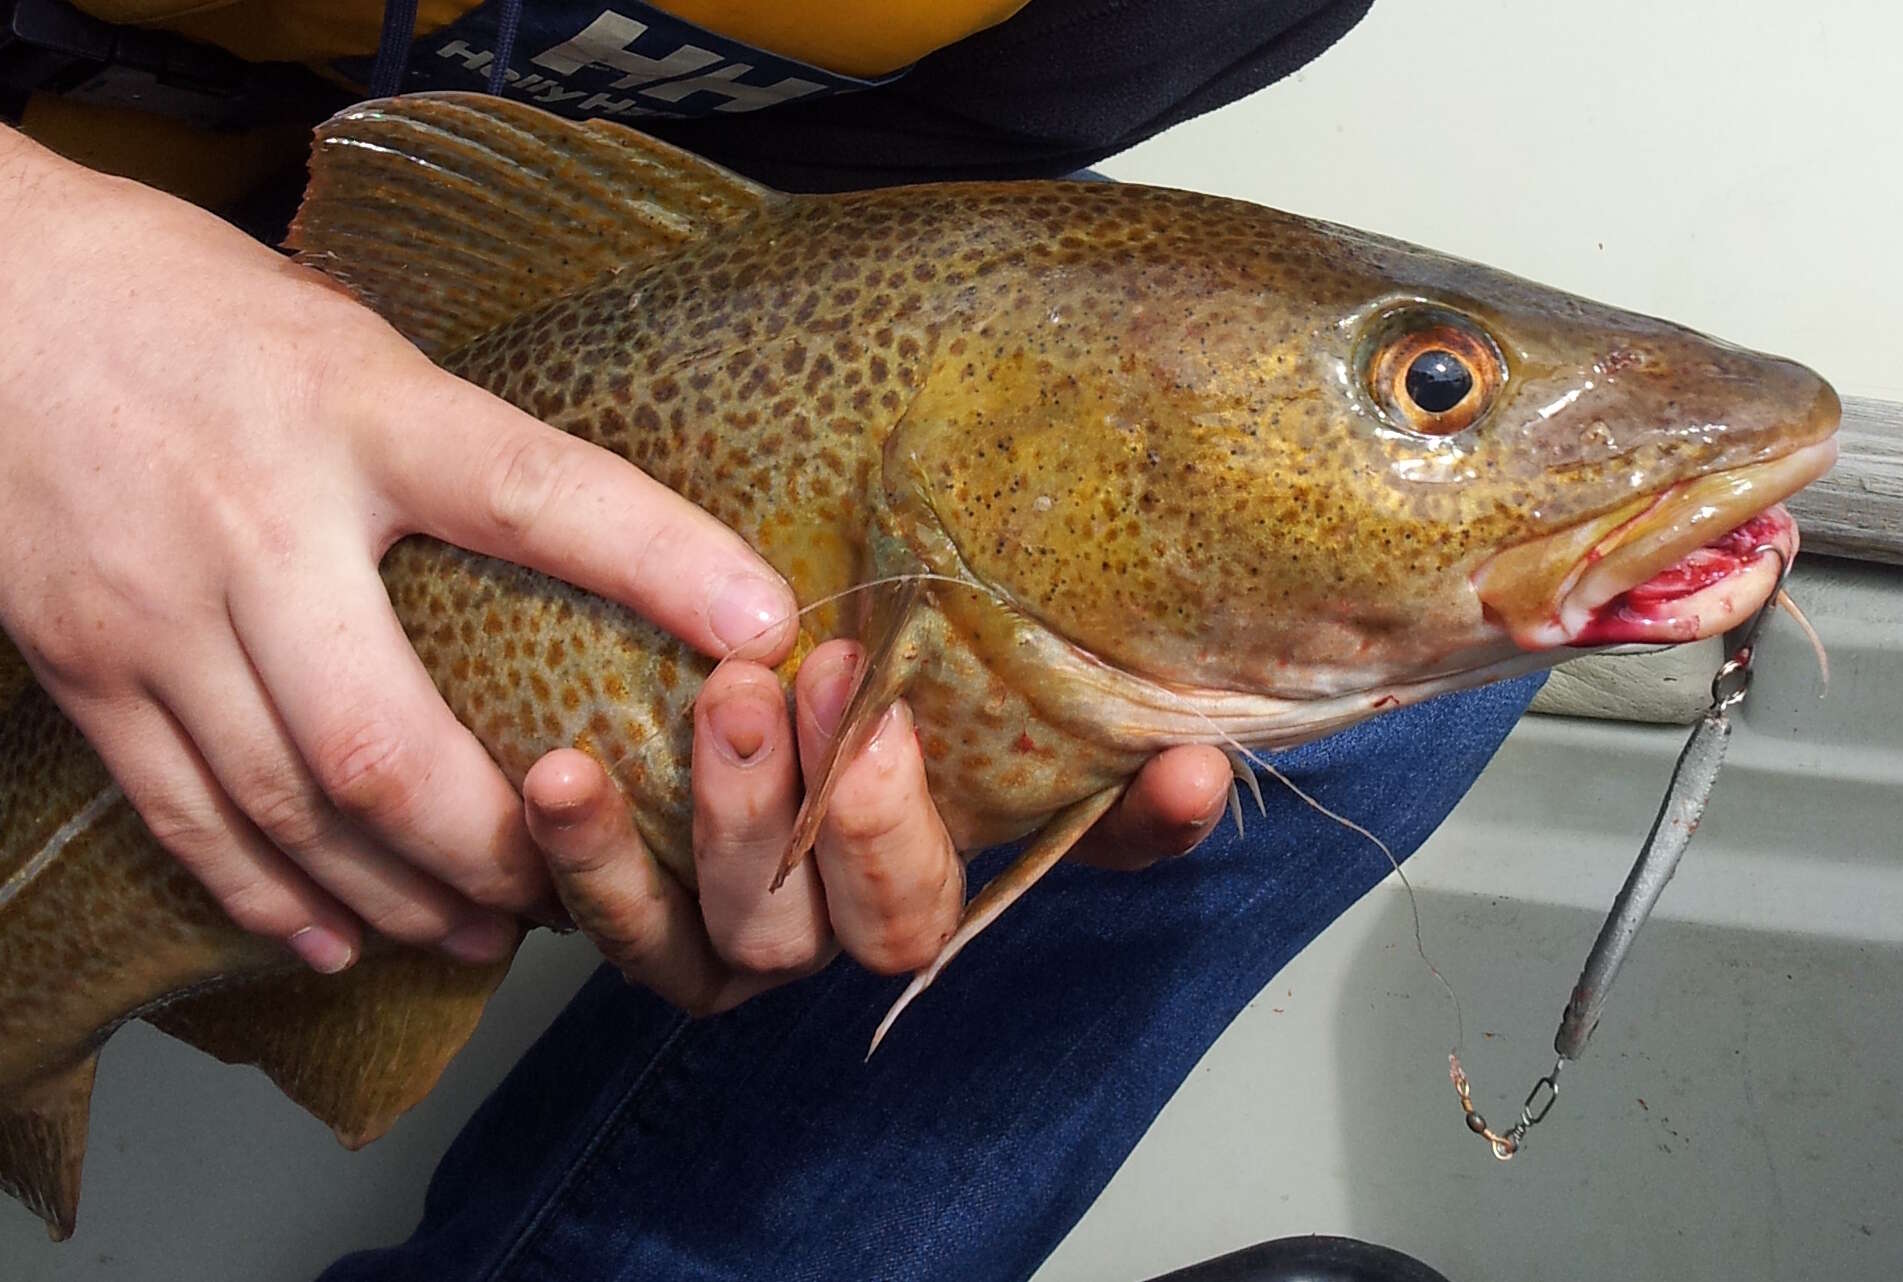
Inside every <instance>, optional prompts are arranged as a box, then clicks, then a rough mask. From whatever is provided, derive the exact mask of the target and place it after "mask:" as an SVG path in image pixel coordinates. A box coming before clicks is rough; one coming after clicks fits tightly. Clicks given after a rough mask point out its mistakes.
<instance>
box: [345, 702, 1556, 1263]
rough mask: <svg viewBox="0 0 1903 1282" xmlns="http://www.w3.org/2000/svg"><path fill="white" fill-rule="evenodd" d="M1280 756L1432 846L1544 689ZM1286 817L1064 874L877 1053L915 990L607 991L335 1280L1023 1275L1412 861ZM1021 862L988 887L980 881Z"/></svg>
mask: <svg viewBox="0 0 1903 1282" xmlns="http://www.w3.org/2000/svg"><path fill="white" fill-rule="evenodd" d="M1538 684H1539V681H1538V678H1529V679H1524V680H1519V681H1514V682H1510V683H1506V684H1503V685H1498V686H1494V687H1491V688H1489V689H1486V690H1481V691H1476V692H1473V693H1469V694H1464V695H1458V696H1453V697H1448V698H1443V699H1440V700H1437V701H1434V702H1432V703H1428V704H1424V705H1422V706H1420V707H1416V708H1411V709H1407V710H1404V711H1401V712H1397V713H1391V714H1389V715H1387V716H1385V717H1382V718H1378V719H1377V720H1375V721H1372V722H1369V723H1367V724H1364V725H1362V726H1359V727H1357V728H1355V729H1353V730H1350V731H1348V732H1346V733H1344V734H1340V735H1337V736H1335V737H1333V738H1330V739H1325V740H1322V741H1320V742H1317V743H1314V744H1310V745H1308V746H1306V747H1303V748H1300V749H1297V750H1295V751H1292V752H1289V753H1285V754H1282V755H1281V756H1279V757H1278V758H1277V765H1278V767H1279V768H1281V769H1282V770H1284V771H1285V772H1286V773H1287V774H1288V775H1289V777H1290V778H1292V779H1294V780H1296V781H1297V782H1298V783H1300V784H1301V785H1302V786H1303V787H1304V788H1305V789H1307V790H1308V791H1309V792H1311V793H1312V794H1314V795H1316V796H1318V797H1319V798H1320V799H1321V800H1323V801H1324V802H1326V803H1327V804H1328V805H1330V806H1332V807H1333V808H1334V809H1336V810H1339V811H1340V812H1342V813H1343V814H1345V815H1348V816H1350V817H1352V818H1354V819H1356V820H1358V821H1360V822H1362V823H1364V824H1366V825H1367V826H1368V827H1369V828H1370V829H1372V830H1373V831H1375V832H1377V833H1379V834H1381V835H1382V837H1383V838H1384V839H1386V840H1387V841H1388V842H1389V844H1390V845H1392V846H1393V848H1394V850H1395V853H1396V854H1397V855H1405V854H1406V853H1409V852H1412V851H1413V850H1414V849H1415V848H1416V847H1418V846H1419V845H1420V843H1421V842H1422V841H1424V840H1425V839H1426V838H1427V836H1428V834H1429V833H1431V832H1432V831H1433V830H1434V828H1435V827H1436V826H1437V825H1438V824H1439V823H1440V821H1441V820H1442V819H1443V818H1444V817H1445V816H1446V814H1447V812H1448V811H1449V810H1450V809H1451V808H1452V807H1453V805H1454V803H1455V802H1456V801H1457V800H1459V798H1460V797H1461V796H1462V794H1464V793H1465V792H1466V790H1467V788H1468V787H1469V785H1471V784H1472V782H1473V780H1474V777H1475V776H1476V775H1478V774H1479V772H1480V769H1481V767H1482V766H1484V765H1485V764H1486V763H1487V760H1488V758H1490V757H1491V756H1492V755H1493V752H1494V750H1495V749H1496V748H1497V747H1498V746H1499V744H1500V741H1501V739H1503V738H1504V737H1505V736H1506V733H1507V731H1508V730H1509V729H1510V728H1511V727H1512V725H1513V723H1514V722H1515V721H1516V720H1517V719H1518V718H1519V716H1520V714H1521V712H1522V711H1523V710H1524V709H1525V706H1526V703H1527V701H1528V700H1529V699H1530V698H1531V697H1532V695H1533V691H1534V690H1535V689H1536V688H1537V687H1538ZM1265 791H1266V793H1267V796H1268V799H1269V814H1268V817H1267V818H1266V819H1264V818H1261V817H1259V816H1256V815H1255V814H1254V813H1253V808H1251V813H1250V818H1249V827H1250V832H1249V833H1248V835H1247V836H1246V837H1238V836H1237V835H1236V834H1235V832H1234V829H1233V826H1231V825H1228V824H1226V823H1225V825H1224V826H1223V827H1222V828H1221V829H1220V830H1219V831H1218V833H1217V835H1216V836H1214V837H1212V838H1211V839H1210V841H1209V842H1207V843H1206V844H1205V845H1204V846H1203V848H1202V849H1200V850H1198V851H1197V852H1196V853H1195V854H1194V855H1193V856H1191V857H1189V858H1186V859H1180V860H1175V861H1172V862H1170V863H1167V864H1165V865H1162V866H1160V867H1158V868H1156V869H1153V870H1151V871H1148V872H1144V873H1138V874H1129V873H1121V874H1120V873H1108V872H1101V871H1098V870H1094V869H1089V868H1081V867H1071V866H1068V865H1065V866H1062V867H1060V868H1059V869H1057V871H1055V872H1053V873H1052V874H1051V875H1050V876H1048V877H1047V878H1045V880H1044V881H1043V883H1042V884H1040V885H1039V886H1038V887H1036V888H1035V890H1034V891H1033V892H1032V893H1031V894H1029V895H1027V896H1026V897H1025V899H1024V900H1023V902H1021V903H1020V904H1018V905H1017V906H1016V907H1015V908H1013V909H1012V910H1011V911H1010V912H1009V913H1007V914H1005V916H1004V918H1003V919H1002V920H1001V921H999V922H998V923H997V924H996V925H994V926H993V927H992V928H991V929H990V930H989V931H987V932H986V933H985V934H984V935H983V936H982V937H981V938H980V939H979V940H978V941H977V942H976V943H974V944H973V945H972V946H971V948H969V949H968V950H967V951H966V952H965V953H964V954H963V955H961V956H960V957H959V958H958V960H957V961H956V962H954V963H953V964H952V965H951V966H950V967H949V969H948V970H947V971H946V973H945V975H944V976H943V977H942V978H940V979H939V981H938V983H937V984H936V985H935V986H934V987H933V988H932V989H931V991H929V992H928V993H927V994H926V995H925V996H924V997H923V998H921V999H920V1001H919V1002H918V1003H917V1004H916V1005H915V1006H914V1007H913V1008H912V1009H911V1010H909V1011H907V1012H906V1014H905V1015H904V1016H903V1017H901V1019H900V1020H899V1022H898V1024H897V1026H896V1027H895V1028H894V1030H893V1033H892V1035H891V1036H890V1037H889V1038H887V1040H886V1042H885V1045H884V1046H883V1047H881V1048H880V1051H879V1053H878V1054H877V1055H876V1056H874V1057H873V1059H872V1060H871V1061H870V1062H869V1063H868V1062H864V1056H865V1050H866V1044H867V1041H868V1039H869V1038H870V1037H871V1035H872V1030H873V1028H874V1026H875V1025H876V1024H877V1022H878V1020H879V1017H880V1015H881V1014H882V1013H883V1012H884V1010H885V1008H886V1006H887V1005H888V1004H889V1003H890V1002H891V1001H892V999H893V998H894V997H895V996H896V995H897V993H898V991H899V989H900V987H901V986H902V982H901V981H899V980H890V979H880V978H876V977H874V976H871V975H868V974H867V973H865V972H864V971H861V970H860V969H859V968H857V967H856V966H854V965H852V964H850V963H844V962H842V963H839V964H835V965H833V966H832V967H830V968H829V969H827V970H825V971H824V972H822V973H820V974H818V975H816V976H814V977H812V978H810V979H807V980H805V981H802V982H800V983H797V984H793V985H790V986H788V987H786V988H782V989H779V990H778V991H776V992H773V993H770V994H768V995H766V996H764V997H760V998H756V999H755V1000H753V1001H752V1002H749V1003H748V1004H747V1005H745V1006H743V1007H741V1008H740V1009H738V1010H736V1011H732V1012H730V1013H728V1014H726V1015H722V1016H719V1017H717V1018H714V1019H708V1020H703V1021H699V1022H689V1021H688V1020H687V1019H686V1018H684V1017H683V1016H681V1015H680V1014H678V1013H677V1012H675V1011H673V1010H671V1009H669V1008H668V1007H667V1006H666V1005H664V1004H663V1003H661V1002H660V1001H658V1000H656V999H655V998H653V997H652V996H650V995H648V994H647V993H645V992H642V991H640V990H637V989H634V988H631V987H629V986H628V985H626V984H624V983H623V982H622V981H621V980H620V978H619V977H618V976H616V975H615V974H613V973H611V972H608V971H606V970H605V968H604V970H603V971H602V972H600V973H597V974H596V975H595V976H594V978H593V979H591V980H590V981H589V982H588V984H587V985H586V986H585V987H584V988H583V989H582V990H581V992H580V993H579V994H578V995H577V996H576V998H575V1000H574V1001H573V1002H572V1003H571V1004H570V1005H569V1007H568V1009H567V1010H566V1011H564V1012H563V1013H562V1015H561V1016H560V1017H559V1018H558V1019H557V1020H556V1022H555V1024H554V1025H553V1026H552V1027H551V1028H550V1029H549V1031H548V1032H547V1034H546V1035H544V1036H543V1037H542V1039H541V1041H540V1042H538V1043H537V1044H536V1045H535V1047H534V1048H533V1049H531V1050H530V1051H529V1053H528V1055H527V1056H525V1057H524V1059H523V1060H522V1062H521V1063H520V1064H519V1065H517V1066H516V1068H515V1070H514V1072H513V1073H511V1074H510V1076H509V1077H508V1078H507V1079H506V1080H505V1081H504V1082H503V1084H502V1085H501V1087H499V1088H498V1089H497V1091H496V1093H495V1094H494V1095H493V1096H492V1097H491V1098H490V1099H489V1100H488V1101H487V1102H486V1103H485V1104H484V1105H483V1106H482V1108H481V1109H480V1110H478V1112H477V1113H476V1115H475V1117H474V1118H473V1119H472V1120H471V1121H470V1123H469V1125H468V1126H467V1127H466V1128H465V1129H464V1131H463V1133H462V1135H461V1136H460V1137H458V1139H457V1141H456V1143H455V1144H454V1145H453V1146H452V1147H451V1149H450V1150H449V1153H448V1154H447V1156H445V1157H444V1159H443V1162H442V1165H441V1167H440V1168H439V1169H438V1171H437V1173H436V1177H435V1180H434V1181H433V1183H432V1185H431V1187H430V1191H429V1197H428V1201H427V1204H426V1207H425V1210H424V1215H423V1222H422V1224H421V1226H420V1227H419V1228H418V1229H417V1231H416V1234H415V1236H414V1237H412V1238H411V1239H410V1240H409V1241H408V1242H407V1243H405V1244H404V1245H402V1246H399V1247H395V1248H393V1249H390V1250H385V1251H375V1252H369V1253H365V1254H361V1255H356V1256H351V1257H349V1258H347V1259H345V1260H343V1261H341V1262H339V1263H338V1264H337V1265H335V1266H334V1267H333V1268H332V1269H331V1270H330V1271H329V1273H327V1274H326V1275H325V1277H326V1280H327V1282H394V1280H396V1279H403V1280H405V1282H407V1280H409V1279H417V1280H418V1282H422V1280H424V1279H428V1280H429V1282H498V1280H501V1279H508V1280H509V1282H517V1280H528V1279H533V1280H535V1282H544V1280H546V1282H572V1280H575V1279H588V1280H589V1282H609V1280H610V1279H627V1280H632V1279H643V1280H645V1279H670V1280H671V1279H697V1280H698V1279H734V1280H736V1282H737V1280H739V1279H748V1280H752V1279H773V1280H774V1282H796V1280H799V1279H814V1280H815V1282H838V1279H842V1278H865V1279H881V1280H887V1279H890V1280H894V1282H924V1280H926V1279H931V1280H933V1282H937V1280H939V1279H946V1280H949V1279H958V1282H1012V1280H1014V1279H1021V1278H1025V1277H1028V1276H1029V1275H1030V1274H1031V1272H1032V1271H1033V1270H1035V1269H1036V1268H1037V1266H1038V1264H1039V1263H1040V1262H1041V1261H1042V1260H1043V1259H1044V1257H1045V1256H1046V1255H1047V1254H1049V1252H1050V1251H1051V1250H1052V1249H1053V1248H1054V1247H1055V1246H1056V1245H1057V1243H1058V1241H1059V1240H1060V1239H1061V1238H1062V1237H1063V1236H1064V1234H1065V1233H1066V1232H1067V1231H1068V1230H1069V1228H1070V1227H1071V1225H1072V1224H1074V1223H1075V1222H1076V1221H1077V1220H1078V1218H1079V1217H1081V1216H1082V1215H1083V1213H1084V1211H1085V1209H1086V1208H1087V1207H1088V1206H1089V1205H1090V1203H1091V1201H1092V1200H1093V1199H1094V1198H1095V1197H1096V1196H1097V1193H1098V1192H1099V1191H1100V1190H1101V1189H1102V1188H1103V1186H1104V1184H1105V1183H1106V1182H1108V1180H1109V1179H1110V1177H1111V1175H1112V1174H1114V1173H1115V1171H1116V1169H1117V1167H1118V1166H1120V1165H1121V1164H1122V1162H1123V1160H1124V1158H1125V1157H1126V1156H1128V1154H1129V1152H1130V1150H1131V1149H1132V1148H1133V1147H1134V1146H1135V1145H1136V1143H1137V1141H1138V1140H1139V1139H1140V1138H1141V1137H1142V1135H1143V1133H1144V1131H1146V1130H1147V1129H1148V1128H1149V1125H1150V1123H1151V1121H1152V1120H1153V1119H1154V1118H1155V1116H1156V1114H1157V1112H1158V1110H1160V1109H1161V1108H1162V1107H1163V1104H1164V1103H1165V1102H1166V1101H1167V1100H1168V1099H1169V1097H1170V1095H1171V1094H1172V1093H1173V1092H1174V1091H1175V1090H1176V1088H1177V1086H1178V1085H1179V1084H1180V1083H1181V1082H1182V1081H1183V1079H1184V1078H1185V1077H1186V1076H1187V1075H1188V1073H1189V1071H1190V1069H1191V1068H1192V1067H1194V1065H1195V1064H1196V1062H1197V1061H1198V1060H1199V1059H1200V1058H1201V1057H1202V1055H1203V1052H1204V1051H1205V1050H1207V1049H1208V1047H1209V1045H1210V1044H1211V1043H1212V1042H1213V1041H1215V1039H1216V1037H1217V1035H1218V1034H1220V1033H1221V1032H1222V1031H1223V1029H1224V1028H1225V1027H1227V1026H1228V1024H1229V1022H1230V1021H1231V1020H1232V1019H1234V1018H1235V1016H1236V1014H1237V1013H1238V1012H1239V1011H1240V1010H1241V1009H1242V1007H1243V1006H1244V1005H1245V1004H1246V1003H1247V1002H1248V1001H1249V1000H1250V999H1252V998H1253V997H1254V996H1255V995H1256V994H1257V993H1258V992H1260V991H1261V990H1262V989H1263V988H1264V987H1265V986H1267V984H1268V983H1269V982H1270V980H1271V979H1273V978H1274V976H1275V973H1276V972H1277V971H1278V970H1280V969H1281V968H1282V966H1283V965H1284V964H1286V963H1287V962H1288V961H1289V959H1290V958H1292V957H1294V956H1295V954H1296V953H1297V952H1299V951H1300V950H1301V948H1302V947H1303V946H1304V945H1305V944H1306V943H1307V942H1308V941H1309V940H1310V939H1312V938H1314V936H1315V935H1316V934H1317V933H1318V932H1320V931H1321V929H1322V928H1323V927H1324V926H1326V925H1327V924H1328V923H1329V922H1331V921H1333V920H1334V919H1335V917H1336V916H1338V915H1339V914H1340V913H1341V912H1342V911H1343V910H1345V909H1346V908H1347V907H1348V906H1349V905H1350V904H1352V903H1354V902H1355V900H1357V899H1359V898H1360V897H1361V896H1362V895H1363V894H1364V893H1366V892H1367V891H1368V889H1369V888H1370V887H1372V886H1373V885H1374V884H1375V883H1376V882H1378V881H1380V880H1381V879H1382V878H1383V877H1385V876H1387V875H1388V874H1389V871H1390V869H1389V866H1388V863H1387V860H1386V859H1385V858H1383V857H1382V855H1381V853H1380V852H1379V851H1377V850H1375V849H1373V848H1372V847H1371V846H1369V845H1368V843H1367V842H1365V841H1364V840H1363V839H1361V838H1360V837H1357V836H1355V835H1354V834H1352V833H1350V832H1347V831H1345V830H1344V829H1342V828H1340V827H1338V826H1336V825H1335V824H1333V823H1331V822H1329V821H1328V820H1327V819H1325V818H1323V817H1322V816H1320V815H1318V814H1316V813H1315V812H1314V811H1312V810H1310V809H1308V808H1307V807H1305V806H1303V805H1302V804H1301V803H1300V802H1299V801H1297V800H1296V799H1295V798H1294V797H1292V796H1290V795H1289V794H1288V793H1287V792H1286V791H1285V790H1283V789H1281V788H1280V787H1279V786H1277V785H1276V784H1274V783H1273V781H1269V782H1267V783H1266V784H1265ZM1002 862H1003V859H1002V857H1001V856H1000V855H999V854H997V853H995V852H994V853H993V854H991V855H988V856H986V857H984V858H983V859H981V860H979V861H978V863H977V864H975V865H974V867H973V870H972V873H973V881H974V883H975V882H977V881H978V880H980V879H981V878H983V877H984V876H986V875H988V874H990V873H991V872H995V871H996V870H997V868H998V867H1000V866H1001V864H1002Z"/></svg>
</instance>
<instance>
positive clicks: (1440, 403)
mask: <svg viewBox="0 0 1903 1282" xmlns="http://www.w3.org/2000/svg"><path fill="white" fill-rule="evenodd" d="M1396 319H1397V320H1398V321H1399V323H1398V324H1394V323H1391V324H1390V325H1389V326H1386V327H1384V328H1385V329H1386V333H1385V334H1384V335H1383V337H1382V338H1381V339H1380V340H1379V343H1378V346H1377V347H1376V349H1375V351H1374V353H1373V356H1372V358H1371V359H1370V360H1369V362H1368V390H1369V392H1370V393H1372V395H1373V397H1374V400H1375V403H1376V404H1377V405H1379V406H1380V407H1381V411H1382V414H1383V416H1384V417H1386V418H1387V420H1388V421H1389V423H1391V424H1392V425H1393V426H1395V427H1397V428H1399V429H1400V430H1402V431H1404V432H1412V433H1415V434H1417V435H1421V436H1452V435H1453V434H1455V433H1456V432H1464V431H1466V430H1467V429H1468V428H1469V427H1472V426H1473V425H1474V423H1476V422H1477V421H1479V419H1480V417H1481V415H1483V414H1485V413H1486V412H1487V410H1488V408H1489V407H1490V406H1491V405H1492V404H1493V401H1494V397H1495V396H1496V394H1497V393H1498V392H1499V390H1500V384H1501V383H1503V382H1504V381H1505V379H1506V362H1505V360H1503V359H1502V358H1501V356H1500V349H1499V348H1497V347H1495V346H1494V344H1493V340H1492V339H1491V338H1490V337H1488V335H1487V334H1486V333H1485V332H1484V331H1483V330H1481V329H1479V328H1478V327H1477V326H1475V325H1473V324H1472V323H1471V322H1469V321H1467V320H1466V318H1465V317H1457V316H1454V315H1452V314H1450V313H1443V312H1440V311H1438V310H1435V311H1431V312H1427V313H1425V314H1419V315H1415V316H1412V317H1406V316H1404V317H1400V318H1396ZM1410 322H1411V323H1410Z"/></svg>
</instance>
